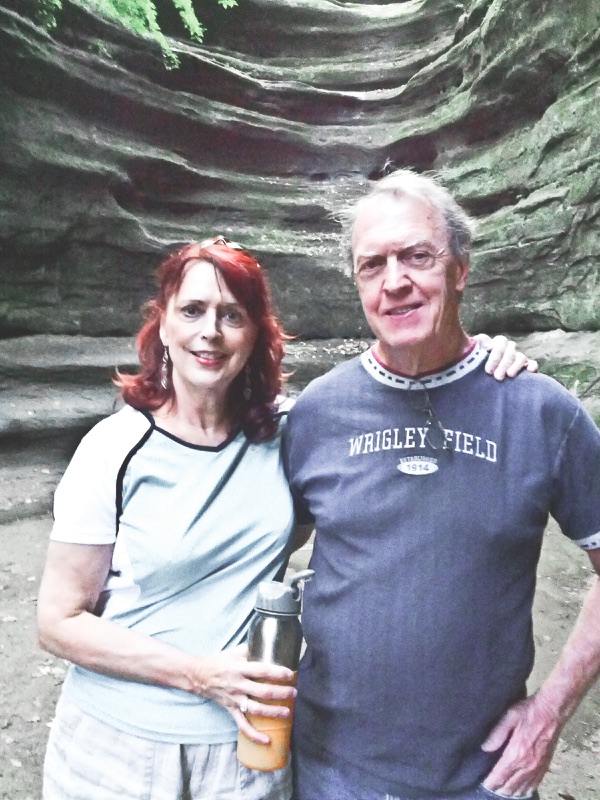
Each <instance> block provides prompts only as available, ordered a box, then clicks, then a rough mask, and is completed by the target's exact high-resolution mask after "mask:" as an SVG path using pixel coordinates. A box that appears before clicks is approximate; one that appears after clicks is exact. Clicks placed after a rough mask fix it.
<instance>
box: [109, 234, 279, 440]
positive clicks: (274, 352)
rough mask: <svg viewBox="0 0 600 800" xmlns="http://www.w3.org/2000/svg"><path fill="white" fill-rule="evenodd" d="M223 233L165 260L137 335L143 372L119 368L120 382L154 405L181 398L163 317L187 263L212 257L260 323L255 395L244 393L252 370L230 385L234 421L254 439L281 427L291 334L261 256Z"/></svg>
mask: <svg viewBox="0 0 600 800" xmlns="http://www.w3.org/2000/svg"><path fill="white" fill-rule="evenodd" d="M221 241H223V242H225V241H226V240H223V239H222V237H217V239H216V240H215V243H212V240H210V243H208V244H205V245H204V246H203V245H200V244H189V245H186V246H185V247H183V248H182V249H180V250H178V251H177V252H175V253H172V254H171V255H169V256H167V258H165V260H164V261H163V262H162V263H161V264H160V265H159V267H158V270H157V273H156V278H157V282H158V287H159V293H158V295H157V297H155V298H154V299H153V300H150V301H149V302H148V303H146V305H145V306H144V315H145V317H146V322H145V323H144V325H143V326H142V328H141V330H140V332H139V333H138V335H137V351H138V356H139V359H140V371H139V372H138V374H137V375H125V374H122V373H117V377H116V379H115V383H116V385H117V386H118V387H119V389H120V390H121V394H122V396H123V399H124V400H125V402H126V403H128V404H129V405H130V406H133V407H134V408H139V409H148V410H150V411H154V410H156V409H158V408H160V406H162V405H164V404H165V403H167V402H169V401H171V402H172V401H173V400H174V399H175V392H174V390H173V383H172V381H171V380H169V381H168V388H167V389H164V388H163V387H162V385H161V370H162V359H163V354H164V346H163V344H162V342H161V339H160V323H161V318H162V315H163V314H164V313H165V311H166V308H167V304H168V302H169V300H170V299H171V297H172V296H173V295H174V294H176V293H177V292H178V291H179V289H180V287H181V284H182V283H183V279H184V277H185V274H186V271H187V268H188V267H189V265H190V264H191V263H193V262H195V261H208V262H209V263H210V264H212V265H213V266H214V267H215V269H217V270H218V271H219V273H220V274H221V275H222V276H223V279H224V281H225V283H226V284H227V287H228V289H229V290H230V292H231V293H232V294H233V295H234V297H235V298H236V299H237V300H238V301H239V302H240V303H241V304H242V305H243V306H244V308H245V309H246V311H247V312H248V314H249V316H250V318H251V319H252V321H253V322H254V324H255V325H256V326H257V328H258V332H257V336H256V342H255V344H254V349H253V350H252V353H251V355H250V358H249V360H248V364H249V366H250V371H249V380H250V389H251V396H250V399H248V400H247V399H246V398H245V397H244V389H245V388H246V374H245V373H246V370H242V372H241V373H240V374H239V375H237V376H236V377H235V379H234V380H233V382H232V383H231V386H230V387H229V413H230V414H231V417H232V421H233V423H234V427H238V428H241V429H242V430H243V431H244V433H245V435H246V436H247V437H248V439H250V440H251V441H254V442H262V441H266V440H267V439H270V438H271V437H272V436H274V434H275V433H276V431H277V419H276V412H277V407H276V403H275V400H276V397H277V395H278V394H279V393H280V391H281V387H282V382H283V375H282V371H281V362H282V360H283V355H284V342H285V339H286V335H285V333H284V331H283V328H282V326H281V323H280V322H279V320H278V319H277V317H276V316H275V313H274V311H273V304H272V300H271V293H270V291H269V286H268V284H267V281H266V278H265V276H264V274H263V272H262V270H261V267H260V265H259V263H258V261H257V260H256V259H255V258H254V256H252V255H251V253H249V252H248V251H247V250H242V249H236V248H237V246H229V245H228V244H226V243H221Z"/></svg>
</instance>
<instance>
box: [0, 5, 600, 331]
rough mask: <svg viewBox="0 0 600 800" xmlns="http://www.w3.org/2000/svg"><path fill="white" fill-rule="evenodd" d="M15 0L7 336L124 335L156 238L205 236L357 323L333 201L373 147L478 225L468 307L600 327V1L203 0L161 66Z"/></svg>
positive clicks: (1, 233)
mask: <svg viewBox="0 0 600 800" xmlns="http://www.w3.org/2000/svg"><path fill="white" fill-rule="evenodd" d="M22 5H23V3H22V0H21V1H19V0H13V2H8V3H4V4H3V5H2V6H1V7H0V69H1V78H0V81H1V85H0V108H1V112H0V198H1V199H0V337H1V336H4V337H12V336H18V335H24V334H32V333H53V334H63V333H66V334H75V333H79V334H85V335H91V336H105V335H127V334H129V333H131V332H132V331H133V330H134V329H135V327H136V326H137V324H138V308H139V305H140V303H141V302H142V301H143V299H144V298H145V297H146V295H147V293H148V291H149V288H150V286H151V272H152V269H153V267H154V265H155V264H156V262H157V259H158V257H159V255H160V253H161V252H162V251H163V250H164V248H166V247H168V246H170V245H173V244H175V243H179V242H181V241H185V240H189V239H196V238H198V237H204V236H206V235H210V234H212V233H214V232H223V233H226V234H229V235H230V236H231V237H232V238H236V239H239V240H241V241H242V242H244V243H245V244H246V245H247V246H248V247H250V248H251V249H252V250H254V251H256V252H257V253H259V254H260V256H261V257H262V259H263V261H264V264H265V266H266V268H267V270H268V272H269V275H270V278H271V282H272V286H273V291H274V295H275V297H276V300H277V303H278V306H279V308H280V310H281V313H282V315H283V317H284V320H285V323H286V326H287V328H288V330H290V331H291V332H293V333H296V334H300V335H301V336H302V337H305V338H314V337H352V336H354V337H356V336H364V335H367V334H368V332H367V330H366V327H365V324H364V322H363V321H362V316H361V313H360V310H359V306H358V302H357V300H356V297H355V291H354V287H353V285H352V282H351V280H350V279H349V278H348V277H347V276H345V275H344V274H343V272H342V269H341V268H342V265H343V263H344V260H345V250H344V246H343V243H341V242H340V234H339V230H338V226H337V224H336V223H335V221H334V220H333V219H332V218H331V216H330V215H331V212H334V211H335V210H336V208H338V207H339V206H340V204H343V203H345V202H346V201H348V200H350V199H352V198H354V197H356V196H357V195H359V194H360V193H361V192H362V191H363V190H364V187H365V184H366V182H367V181H368V179H369V178H373V177H377V176H378V175H380V174H381V173H382V170H383V169H384V165H385V163H386V161H388V160H390V161H391V162H392V163H393V164H394V165H395V166H405V165H407V166H412V167H416V168H417V169H419V170H429V169H433V170H436V171H437V172H439V173H440V175H441V176H442V178H443V179H444V180H445V181H446V182H447V184H448V185H449V186H450V188H451V189H452V190H453V191H454V192H456V194H457V195H458V196H459V198H460V200H461V201H462V202H463V204H464V205H465V206H466V208H467V209H468V210H469V211H470V212H472V213H473V214H474V215H475V216H476V217H477V218H478V220H479V221H480V225H479V229H478V233H477V241H476V251H477V255H476V257H475V259H474V263H473V268H472V278H471V288H470V291H469V292H468V295H467V297H466V300H465V308H464V315H465V321H466V323H467V325H469V326H470V327H475V328H477V329H485V330H488V331H499V330H502V331H517V332H518V331H522V332H527V331H544V330H550V329H561V328H562V329H563V330H566V331H582V330H583V331H597V330H598V328H599V327H600V278H599V270H598V256H599V251H600V238H599V236H598V228H597V225H598V212H599V210H600V181H599V178H600V163H599V159H600V155H599V153H600V147H599V144H600V125H599V122H600V103H599V87H600V83H599V79H600V35H599V32H598V29H599V24H598V23H599V19H600V9H599V6H598V3H597V0H575V2H573V3H565V2H563V0H543V1H542V0H540V2H535V3H523V2H522V0H464V2H456V0H405V2H344V0H241V2H240V7H239V8H238V9H234V10H232V11H227V12H224V11H222V10H221V9H218V8H215V9H213V10H211V7H210V5H209V4H207V3H205V4H204V5H203V6H202V8H203V13H204V16H205V18H206V16H207V15H208V20H207V22H208V25H209V34H208V36H207V40H206V44H205V45H203V46H196V45H192V44H190V43H184V42H183V41H182V40H181V41H179V42H176V43H175V49H176V51H177V53H178V55H179V57H180V60H181V66H180V68H179V69H176V70H166V69H165V68H164V66H163V62H162V59H161V55H160V51H159V49H158V47H157V46H156V45H154V44H152V43H148V42H146V41H145V40H143V39H141V38H139V37H136V36H134V35H133V34H129V33H128V32H127V31H125V30H123V29H122V28H120V27H118V26H117V25H114V24H112V23H110V22H108V21H106V20H102V19H100V18H98V17H96V16H94V15H92V14H90V13H88V12H87V11H85V10H84V9H82V8H80V7H75V6H73V5H69V4H68V3H67V4H66V8H65V12H64V15H63V21H62V26H61V27H60V28H59V30H58V32H57V33H56V34H55V36H53V37H50V36H49V35H48V34H47V33H45V32H44V31H43V30H41V29H40V28H39V27H37V26H35V25H34V24H32V23H31V21H29V20H28V19H27V18H25V17H24V16H22V15H21V14H20V13H19V8H20V7H22ZM163 13H164V15H165V19H164V24H165V25H166V26H167V28H169V27H171V28H172V30H173V33H174V34H176V33H178V31H177V29H176V25H175V22H174V20H171V19H170V18H169V16H168V14H167V12H166V9H164V8H163Z"/></svg>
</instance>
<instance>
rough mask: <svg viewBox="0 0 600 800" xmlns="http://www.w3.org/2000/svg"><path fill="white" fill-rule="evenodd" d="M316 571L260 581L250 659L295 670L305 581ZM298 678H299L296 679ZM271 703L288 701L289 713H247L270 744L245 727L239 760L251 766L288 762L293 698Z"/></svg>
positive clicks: (240, 736) (273, 766)
mask: <svg viewBox="0 0 600 800" xmlns="http://www.w3.org/2000/svg"><path fill="white" fill-rule="evenodd" d="M313 575H314V571H313V570H312V569H306V570H303V571H302V572H297V573H296V574H295V575H292V576H290V577H289V578H286V579H285V581H284V583H279V582H278V581H263V582H262V583H260V584H259V587H258V594H257V597H256V603H255V606H254V610H255V615H254V618H253V620H252V622H251V623H250V629H249V632H248V660H249V661H260V662H262V663H264V664H277V665H279V666H282V667H287V668H288V669H291V670H293V671H294V673H295V672H297V670H298V663H299V661H300V650H301V649H302V626H301V625H300V611H301V609H302V588H301V585H300V584H301V582H302V581H305V580H308V579H309V578H311V577H312V576H313ZM294 682H295V681H294ZM264 702H266V703H269V704H271V705H286V706H288V708H289V709H290V715H289V717H286V718H285V719H281V718H278V717H259V716H255V715H254V714H247V715H246V716H247V718H248V721H249V722H250V724H251V725H252V726H253V727H254V728H256V729H257V730H259V731H262V732H263V733H266V734H267V736H268V737H269V739H270V741H269V744H258V743H256V742H253V741H252V740H251V739H248V737H247V736H245V734H243V733H242V732H241V731H240V732H239V734H238V760H239V761H240V762H241V763H242V764H244V765H245V766H247V767H250V768H251V769H259V770H264V771H270V770H275V769H281V768H282V767H284V766H285V765H286V764H287V760H288V758H289V753H290V739H291V733H292V715H293V711H294V701H293V700H267V701H264Z"/></svg>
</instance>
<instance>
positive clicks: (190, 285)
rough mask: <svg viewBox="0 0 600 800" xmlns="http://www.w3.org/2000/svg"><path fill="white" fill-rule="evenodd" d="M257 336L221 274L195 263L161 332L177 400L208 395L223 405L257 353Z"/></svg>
mask: <svg viewBox="0 0 600 800" xmlns="http://www.w3.org/2000/svg"><path fill="white" fill-rule="evenodd" d="M256 334H257V326H256V324H255V323H254V322H253V321H252V320H251V319H250V317H249V315H248V312H247V311H246V309H245V308H244V306H243V305H242V304H241V303H240V302H239V301H238V300H237V299H236V298H235V297H234V296H233V294H232V293H231V292H230V291H229V288H228V286H227V284H226V283H225V280H224V278H223V276H222V275H221V273H220V272H219V271H218V270H217V269H216V268H215V267H214V266H213V265H212V264H210V263H209V262H207V261H194V262H192V263H191V264H190V266H188V268H187V271H186V273H185V276H184V278H183V282H182V284H181V287H180V289H179V291H178V292H177V293H176V294H175V295H173V296H172V297H171V298H170V300H169V302H168V304H167V309H166V311H165V313H164V315H163V318H162V321H161V326H160V338H161V340H162V343H163V344H164V345H165V347H168V348H169V355H170V357H171V361H172V362H173V373H172V374H173V388H174V389H175V394H176V396H179V397H181V395H182V393H184V394H187V395H188V396H190V397H192V398H198V399H200V398H201V397H202V396H203V395H206V393H209V394H212V395H215V396H216V397H217V398H222V399H224V398H225V396H226V394H227V390H228V389H229V386H230V384H231V382H232V381H233V379H234V378H235V377H236V375H238V374H239V373H240V372H241V370H242V369H243V368H244V366H245V364H246V362H247V360H248V358H249V357H250V354H251V353H252V349H253V347H254V343H255V341H256Z"/></svg>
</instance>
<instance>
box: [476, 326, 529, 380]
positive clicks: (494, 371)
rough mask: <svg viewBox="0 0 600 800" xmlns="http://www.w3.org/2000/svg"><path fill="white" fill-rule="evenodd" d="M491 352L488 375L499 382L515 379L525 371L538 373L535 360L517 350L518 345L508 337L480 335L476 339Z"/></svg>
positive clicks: (486, 368) (488, 361) (487, 364)
mask: <svg viewBox="0 0 600 800" xmlns="http://www.w3.org/2000/svg"><path fill="white" fill-rule="evenodd" d="M475 338H476V339H478V340H479V342H480V343H481V344H482V345H483V347H485V349H486V350H489V351H490V355H489V358H488V360H487V362H486V365H485V371H486V372H487V373H488V375H493V376H494V378H496V380H498V381H503V380H504V378H506V377H509V378H514V377H515V375H518V374H519V372H521V371H522V370H523V369H526V370H527V372H537V371H538V363H537V361H536V360H535V359H533V358H528V357H527V356H526V355H525V353H522V352H521V351H520V350H517V345H516V344H515V342H513V341H512V339H508V338H507V337H506V336H494V338H493V339H492V338H490V337H489V336H488V335H487V334H485V333H479V334H477V336H476V337H475Z"/></svg>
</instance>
